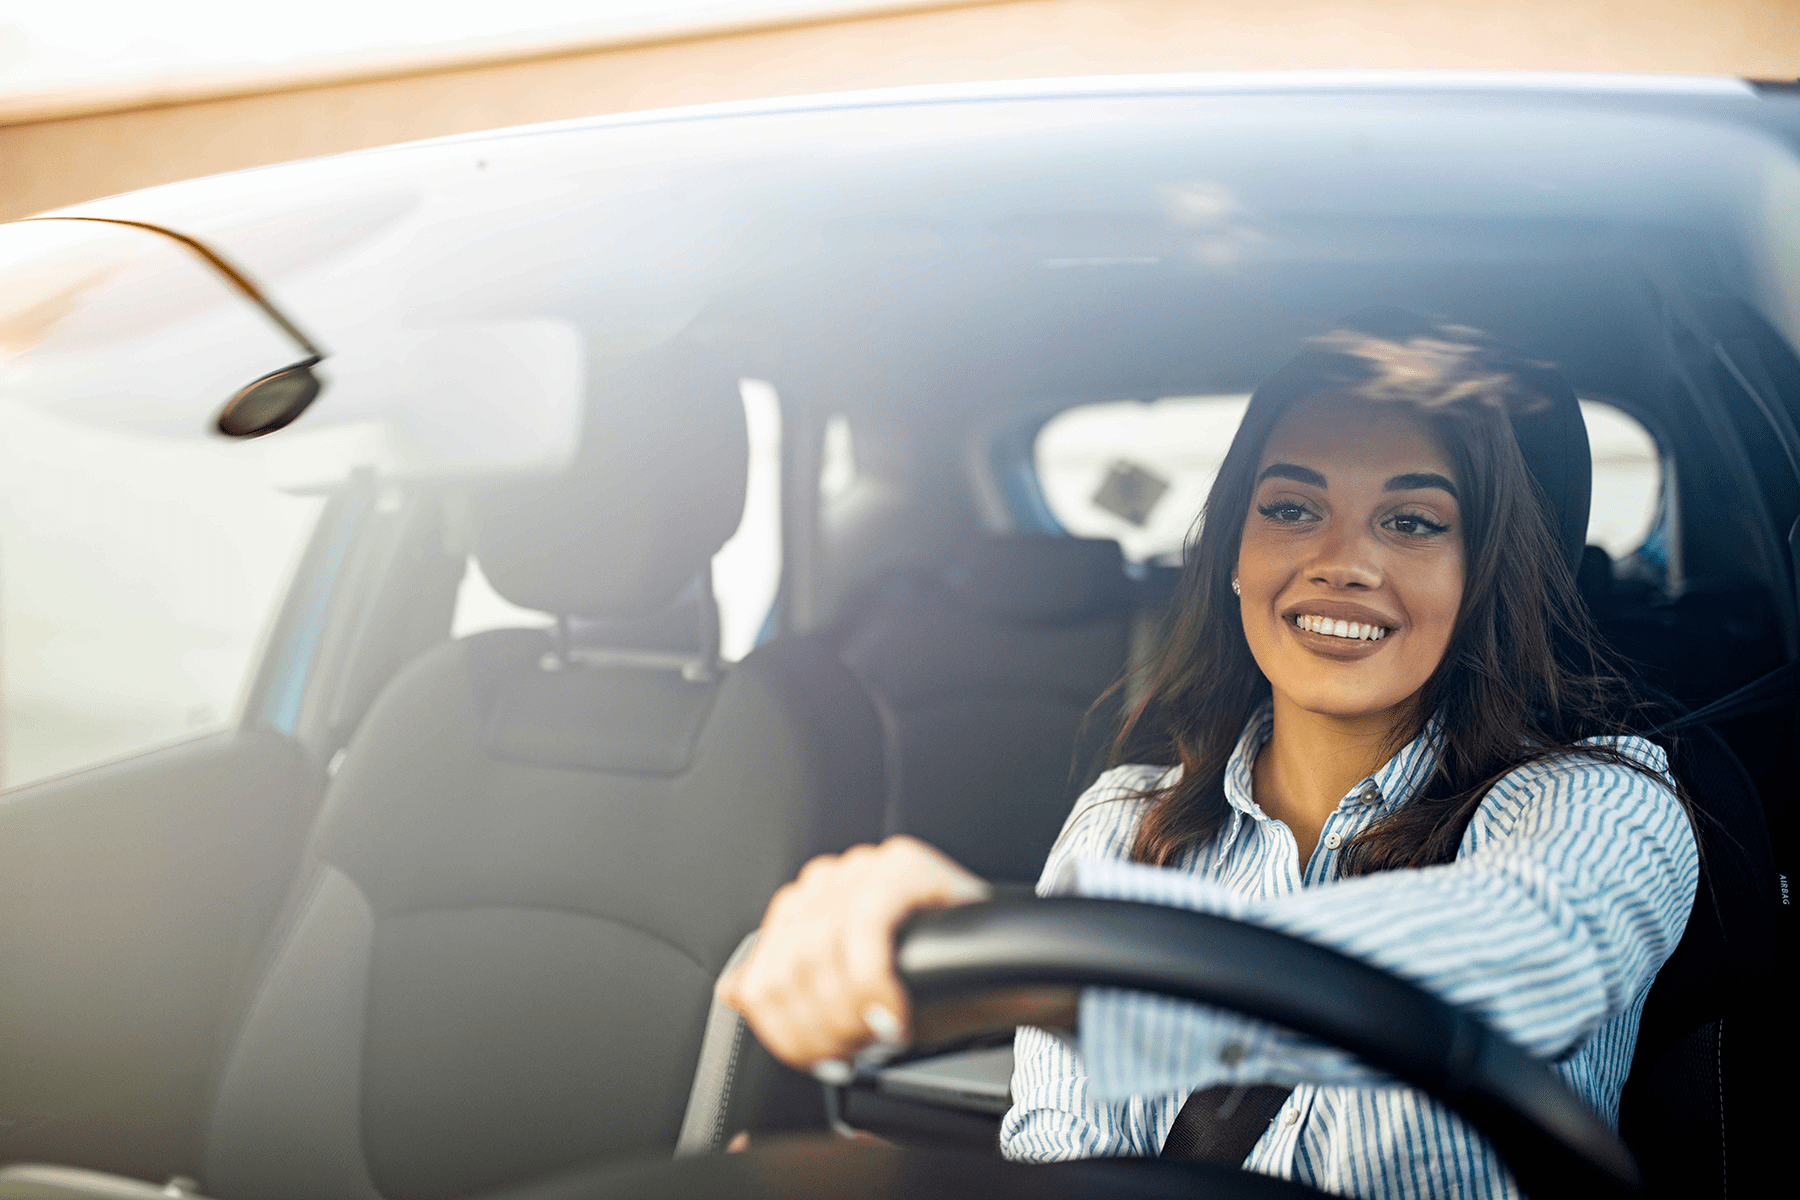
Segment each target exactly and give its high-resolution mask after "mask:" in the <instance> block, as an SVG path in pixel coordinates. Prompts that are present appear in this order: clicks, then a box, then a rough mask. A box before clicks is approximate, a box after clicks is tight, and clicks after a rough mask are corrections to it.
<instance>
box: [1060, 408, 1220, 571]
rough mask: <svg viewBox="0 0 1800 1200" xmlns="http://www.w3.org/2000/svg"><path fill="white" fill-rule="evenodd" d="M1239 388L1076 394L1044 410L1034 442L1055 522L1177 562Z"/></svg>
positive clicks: (1145, 556)
mask: <svg viewBox="0 0 1800 1200" xmlns="http://www.w3.org/2000/svg"><path fill="white" fill-rule="evenodd" d="M1249 403H1250V398H1249V397H1248V396H1169V397H1166V398H1164V399H1161V400H1153V401H1150V402H1149V403H1142V402H1140V401H1136V400H1119V401H1112V402H1108V403H1104V404H1083V405H1081V406H1079V407H1077V408H1071V409H1067V410H1065V411H1063V412H1060V413H1058V414H1057V415H1056V416H1054V417H1052V418H1050V420H1049V421H1048V422H1046V423H1045V424H1044V427H1043V428H1042V429H1041V430H1039V432H1038V436H1037V443H1036V445H1035V447H1034V458H1035V459H1036V467H1037V477H1038V482H1039V483H1040V484H1041V485H1042V487H1043V490H1044V499H1045V501H1046V502H1048V504H1049V506H1050V511H1051V513H1052V514H1053V515H1054V516H1055V517H1056V520H1057V521H1058V523H1060V524H1061V525H1062V527H1063V528H1064V529H1065V530H1067V531H1068V532H1070V533H1072V534H1074V535H1075V536H1077V537H1095V538H1112V539H1114V540H1115V541H1117V542H1118V543H1119V545H1120V547H1121V548H1122V549H1123V550H1124V553H1125V557H1126V558H1127V559H1130V560H1132V561H1134V562H1145V561H1159V562H1170V563H1173V562H1179V561H1180V560H1181V544H1182V541H1183V540H1184V539H1185V538H1186V537H1187V534H1188V530H1189V528H1190V527H1191V526H1192V525H1193V523H1194V518H1195V517H1196V516H1198V515H1199V513H1200V506H1201V505H1202V504H1203V503H1205V501H1206V493H1207V492H1208V491H1209V490H1211V488H1212V484H1213V478H1214V477H1215V476H1217V475H1218V473H1219V465H1220V464H1221V463H1222V462H1224V461H1225V451H1226V449H1227V448H1228V447H1229V446H1230V445H1231V437H1232V435H1233V434H1234V433H1236V432H1237V427H1238V422H1239V421H1241V420H1243V417H1244V409H1245V408H1246V407H1248V405H1249Z"/></svg>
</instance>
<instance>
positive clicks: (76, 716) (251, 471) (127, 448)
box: [0, 401, 323, 788]
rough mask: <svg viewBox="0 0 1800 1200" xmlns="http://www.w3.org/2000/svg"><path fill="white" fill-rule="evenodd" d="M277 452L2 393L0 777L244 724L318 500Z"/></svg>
mask: <svg viewBox="0 0 1800 1200" xmlns="http://www.w3.org/2000/svg"><path fill="white" fill-rule="evenodd" d="M267 449H268V448H267V446H266V445H265V444H263V443H258V442H247V443H233V442H226V441H224V440H223V439H216V438H206V439H199V438H192V437H180V438H177V437H169V436H162V435H159V434H156V433H136V432H131V431H128V430H124V429H121V428H119V427H117V426H116V425H114V426H110V427H101V426H98V425H92V424H84V423H80V422H78V421H75V420H68V419H63V418H61V417H57V416H52V415H49V414H46V413H44V412H42V411H40V410H37V409H34V408H33V407H30V406H28V405H26V404H22V403H17V402H12V401H9V402H6V403H0V703H3V705H4V708H3V710H0V786H3V787H9V788H10V787H18V786H20V785H22V784H28V783H31V782H33V781H36V780H40V779H44V778H46V777H49V776H52V775H58V774H62V773H64V772H68V771H73V770H77V769H79V768H82V767H87V766H92V765H95V764H98V763H102V762H105V761H108V760H110V759H115V758H119V757H122V756H125V755H129V754H132V753H135V752H138V751H141V750H144V749H147V748H149V747H152V746H157V745H161V744H164V743H168V742H172V741H177V740H180V739H184V738H188V737H193V736H197V735H200V734H204V733H209V732H213V731H216V730H220V729H224V728H227V727H229V726H230V725H231V724H232V723H233V722H234V721H235V720H236V719H237V716H238V712H239V707H240V705H241V702H242V699H243V695H244V692H245V690H246V688H247V686H248V683H249V679H250V675H251V673H252V671H253V670H254V669H255V666H256V663H257V659H258V652H259V650H260V648H261V645H262V642H263V639H264V636H265V634H266V631H267V629H268V628H269V626H270V625H271V623H272V621H273V617H274V613H275V611H276V609H277V607H278V606H279V604H280V602H281V598H282V596H283V594H284V591H285V588H286V584H287V581H288V579H289V577H290V575H291V574H292V571H293V567H294V564H295V563H296V561H297V560H298V558H299V555H300V551H301V549H302V547H303V546H304V544H305V542H306V539H307V536H308V534H309V533H310V532H311V529H312V527H313V525H314V523H315V521H316V519H317V516H318V514H319V511H320V509H321V508H322V506H323V499H322V497H320V496H317V495H291V494H287V493H284V492H283V491H281V490H279V489H278V488H277V487H275V486H273V485H272V483H271V482H270V480H271V472H270V470H269V469H268V467H267V463H266V459H267Z"/></svg>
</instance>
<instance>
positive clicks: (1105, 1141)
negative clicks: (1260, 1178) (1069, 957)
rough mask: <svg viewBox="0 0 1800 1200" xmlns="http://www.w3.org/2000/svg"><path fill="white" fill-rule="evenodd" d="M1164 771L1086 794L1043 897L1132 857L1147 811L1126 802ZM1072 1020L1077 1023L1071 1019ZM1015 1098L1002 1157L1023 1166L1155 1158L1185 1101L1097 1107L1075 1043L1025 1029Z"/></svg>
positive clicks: (1050, 864) (1041, 888)
mask: <svg viewBox="0 0 1800 1200" xmlns="http://www.w3.org/2000/svg"><path fill="white" fill-rule="evenodd" d="M1161 773H1162V772H1161V771H1160V769H1156V768H1143V767H1121V768H1117V769H1115V770H1112V771H1108V772H1106V773H1105V774H1104V775H1102V776H1101V777H1100V778H1099V779H1098V780H1096V781H1095V783H1094V785H1093V786H1092V787H1090V788H1089V789H1088V790H1087V791H1086V792H1084V793H1082V795H1081V798H1080V799H1079V800H1077V801H1076V802H1075V806H1074V808H1073V809H1072V810H1071V811H1070V813H1069V817H1068V819H1067V820H1066V821H1065V822H1064V823H1063V829H1062V833H1061V834H1060V835H1058V837H1057V839H1056V845H1055V846H1054V847H1052V848H1051V851H1050V855H1049V858H1048V859H1047V860H1046V862H1045V863H1044V870H1043V874H1042V875H1041V876H1040V877H1039V879H1038V885H1037V892H1038V894H1039V895H1040V896H1043V895H1051V894H1054V893H1056V892H1060V891H1066V890H1069V889H1070V888H1071V887H1072V886H1073V885H1074V883H1075V875H1076V873H1077V872H1078V866H1077V864H1080V863H1084V862H1096V861H1104V860H1107V859H1111V858H1114V857H1116V856H1122V855H1124V854H1125V853H1127V852H1128V849H1129V845H1130V838H1131V836H1132V834H1133V833H1134V832H1135V830H1136V828H1137V818H1138V815H1139V813H1140V812H1141V808H1142V806H1141V804H1140V803H1137V802H1134V801H1132V800H1130V799H1128V797H1130V796H1131V795H1132V794H1133V793H1134V792H1136V791H1138V790H1140V789H1142V788H1143V787H1145V786H1147V785H1148V784H1149V783H1151V782H1153V781H1154V780H1155V779H1156V777H1157V776H1158V775H1160V774H1161ZM1068 1015H1069V1017H1070V1018H1071V1020H1070V1021H1069V1022H1068V1023H1069V1024H1071V1025H1072V1024H1073V1020H1072V1018H1073V1016H1074V1013H1073V1012H1071V1013H1070V1014H1068ZM1012 1097H1013V1106H1012V1109H1011V1110H1010V1111H1009V1112H1008V1113H1007V1114H1006V1119H1005V1121H1004V1122H1003V1123H1002V1124H1001V1126H1000V1152H1001V1153H1002V1154H1003V1155H1005V1156H1006V1157H1007V1158H1010V1159H1015V1160H1018V1161H1022V1162H1065V1161H1068V1160H1070V1159H1077V1158H1095V1157H1100V1156H1103V1155H1141V1156H1149V1157H1154V1156H1155V1155H1156V1154H1158V1153H1159V1152H1160V1151H1161V1148H1162V1142H1161V1135H1162V1133H1163V1132H1164V1131H1165V1130H1166V1129H1167V1128H1168V1125H1169V1123H1170V1122H1172V1121H1173V1120H1174V1119H1175V1112H1176V1110H1177V1109H1179V1108H1180V1101H1181V1099H1182V1097H1181V1096H1174V1097H1172V1098H1164V1099H1162V1100H1160V1101H1150V1102H1148V1103H1146V1102H1145V1101H1143V1100H1134V1099H1130V1098H1123V1099H1119V1100H1116V1101H1113V1102H1110V1103H1101V1102H1098V1101H1095V1100H1094V1099H1093V1098H1091V1097H1090V1095H1089V1089H1088V1080H1087V1075H1086V1073H1085V1071H1084V1070H1083V1068H1082V1063H1081V1057H1080V1055H1079V1054H1078V1053H1077V1050H1076V1047H1075V1045H1074V1044H1073V1042H1072V1041H1071V1040H1070V1039H1068V1038H1066V1037H1062V1036H1059V1035H1057V1034H1054V1033H1051V1032H1049V1031H1047V1030H1044V1029H1040V1028H1037V1027H1035V1026H1031V1025H1021V1026H1020V1027H1019V1030H1018V1033H1017V1034H1016V1035H1015V1037H1014V1041H1013V1077H1012ZM1147 1108H1148V1109H1149V1110H1151V1111H1146V1109H1147ZM1165 1108H1166V1109H1167V1111H1166V1112H1161V1111H1156V1110H1160V1109H1165Z"/></svg>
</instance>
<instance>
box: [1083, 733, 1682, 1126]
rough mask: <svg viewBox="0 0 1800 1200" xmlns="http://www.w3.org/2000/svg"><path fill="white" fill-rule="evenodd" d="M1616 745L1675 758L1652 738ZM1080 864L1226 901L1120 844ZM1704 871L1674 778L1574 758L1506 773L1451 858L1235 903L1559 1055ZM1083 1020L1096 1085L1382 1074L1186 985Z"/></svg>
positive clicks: (1677, 916) (1086, 1004) (1146, 888)
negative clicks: (1178, 996)
mask: <svg viewBox="0 0 1800 1200" xmlns="http://www.w3.org/2000/svg"><path fill="white" fill-rule="evenodd" d="M1621 748H1622V749H1628V750H1630V751H1631V752H1633V753H1635V754H1636V756H1637V757H1639V758H1640V759H1641V760H1643V761H1645V762H1646V764H1647V765H1650V766H1652V767H1653V768H1655V769H1658V770H1660V769H1662V768H1663V767H1664V760H1663V757H1662V754H1661V752H1660V751H1659V750H1656V749H1655V748H1654V747H1652V746H1650V745H1649V744H1648V743H1645V742H1642V741H1638V740H1636V739H1632V740H1631V741H1630V742H1629V743H1627V744H1623V745H1621ZM1076 870H1077V879H1078V882H1079V885H1080V888H1081V890H1082V891H1084V892H1086V893H1088V894H1090V895H1103V896H1112V897H1116V898H1120V899H1139V900H1155V901H1158V902H1161V903H1169V904H1180V905H1184V906H1187V907H1194V908H1200V909H1203V910H1206V911H1220V909H1219V907H1218V902H1217V899H1216V897H1213V896H1212V895H1210V894H1209V893H1208V892H1207V891H1206V890H1205V889H1204V888H1203V887H1195V886H1194V885H1195V884H1197V883H1199V882H1200V881H1196V880H1191V879H1189V878H1188V877H1185V876H1183V875H1181V874H1179V873H1176V872H1170V871H1161V870H1157V869H1154V868H1149V867H1144V866H1140V865H1135V864H1129V863H1122V862H1083V863H1081V864H1079V866H1078V867H1077V869H1076ZM1697 876H1698V858H1697V854H1696V851H1695V848H1694V839H1693V834H1692V831H1691V829H1690V828H1689V826H1688V822H1687V818H1686V815H1685V814H1684V813H1683V812H1682V810H1681V807H1680V805H1679V803H1678V802H1677V801H1676V799H1675V796H1674V794H1673V793H1672V792H1671V791H1670V789H1669V788H1668V787H1667V786H1665V785H1662V784H1660V783H1658V782H1657V781H1656V780H1654V779H1651V778H1649V777H1647V776H1645V775H1643V774H1641V773H1639V772H1635V771H1631V770H1628V769H1626V768H1624V767H1619V766H1613V765H1609V764H1603V763H1594V762H1588V761H1584V760H1574V759H1564V760H1561V761H1558V762H1549V763H1538V764H1533V765H1531V766H1529V767H1526V768H1522V769H1521V770H1519V771H1516V772H1514V773H1513V774H1512V775H1510V776H1508V777H1507V778H1506V779H1504V780H1502V781H1501V782H1500V783H1499V784H1498V785H1496V787H1495V788H1494V790H1493V791H1492V792H1491V793H1490V794H1489V796H1488V797H1487V799H1486V800H1484V801H1483V803H1482V805H1481V808H1480V810H1479V811H1478V812H1477V815H1476V818H1475V820H1474V821H1473V822H1471V824H1470V828H1469V831H1468V833H1467V834H1466V835H1465V836H1464V839H1463V846H1462V852H1461V854H1460V855H1459V857H1458V858H1457V860H1456V861H1455V862H1453V863H1448V864H1444V865H1442V866H1435V867H1427V868H1423V869H1419V870H1406V871H1390V872H1385V873H1382V874H1379V875H1372V876H1364V877H1361V878H1357V879H1351V880H1346V881H1344V882H1342V883H1335V884H1330V885H1327V886H1324V887H1315V888H1308V889H1306V890H1304V891H1302V892H1299V893H1296V894H1293V895H1290V896H1285V897H1281V898H1279V899H1276V900H1272V901H1267V902H1261V903H1256V904H1251V905H1248V906H1246V907H1245V908H1244V910H1243V911H1242V913H1241V914H1240V915H1241V918H1242V919H1244V920H1247V921H1251V922H1254V923H1256V924H1260V925H1265V926H1267V927H1269V928H1272V929H1278V930H1281V931H1282V932H1285V933H1290V934H1293V935H1295V936H1298V937H1303V938H1306V939H1307V940H1309V941H1313V942H1317V943H1318V944H1320V945H1324V946H1329V947H1331V948H1333V949H1336V950H1340V951H1342V952H1344V953H1346V954H1350V955H1353V956H1355V957H1357V958H1361V959H1363V960H1364V961H1366V962H1369V963H1372V964H1374V965H1376V966H1379V967H1382V968H1384V969H1386V970H1388V971H1391V972H1393V973H1394V974H1396V975H1398V976H1400V977H1402V978H1405V979H1408V980H1411V981H1412V982H1414V983H1417V984H1419V985H1420V986H1422V987H1424V988H1426V989H1427V990H1429V991H1431V992H1434V993H1435V994H1437V995H1438V996H1440V997H1442V998H1443V999H1445V1000H1446V1001H1448V1002H1450V1003H1452V1004H1456V1005H1460V1006H1463V1007H1465V1008H1468V1009H1470V1010H1472V1011H1474V1012H1475V1013H1477V1014H1479V1015H1480V1016H1481V1017H1482V1018H1483V1019H1485V1020H1486V1021H1487V1022H1488V1023H1489V1024H1491V1025H1493V1026H1494V1027H1495V1028H1496V1029H1498V1030H1499V1031H1500V1032H1502V1033H1504V1034H1505V1035H1506V1036H1508V1037H1510V1038H1511V1039H1513V1040H1514V1041H1516V1042H1518V1043H1520V1044H1521V1045H1523V1046H1525V1047H1526V1048H1527V1049H1529V1050H1531V1051H1532V1052H1533V1053H1535V1054H1538V1055H1540V1056H1543V1057H1546V1058H1554V1057H1557V1056H1560V1055H1563V1054H1566V1053H1568V1052H1570V1051H1572V1050H1573V1049H1575V1048H1576V1047H1578V1046H1579V1045H1580V1044H1581V1042H1582V1041H1583V1040H1584V1039H1585V1038H1586V1037H1587V1036H1588V1035H1589V1034H1590V1033H1591V1032H1593V1030H1594V1029H1595V1028H1596V1027H1597V1026H1598V1025H1600V1023H1601V1022H1603V1021H1605V1020H1606V1019H1607V1018H1608V1017H1610V1016H1612V1015H1614V1014H1616V1013H1618V1012H1620V1011H1622V1010H1623V1009H1624V1008H1625V1007H1626V1006H1627V1005H1628V1004H1630V1002H1631V1001H1632V1000H1633V999H1634V998H1635V997H1636V996H1637V995H1638V994H1639V993H1640V992H1641V991H1642V990H1643V989H1644V988H1646V987H1647V986H1648V985H1649V984H1650V982H1651V980H1652V979H1654V978H1655V975H1656V971H1657V970H1658V968H1660V967H1661V965H1662V963H1663V962H1664V961H1665V960H1666V959H1667V958H1668V956H1669V954H1670V953H1671V952H1672V951H1673V950H1674V948H1675V944H1676V942H1677V941H1678V940H1679V939H1680V937H1681V932H1682V929H1683V928H1684V926H1685V924H1686V920H1687V914H1688V911H1689V910H1690V908H1691V907H1692V905H1693V898H1694V889H1695V885H1696V881H1697ZM1081 1029H1082V1057H1083V1059H1084V1060H1085V1062H1086V1063H1087V1064H1088V1069H1089V1076H1090V1081H1091V1085H1092V1088H1093V1091H1094V1092H1095V1094H1096V1095H1098V1096H1101V1097H1112V1096H1124V1095H1132V1094H1141V1093H1145V1092H1160V1091H1167V1090H1181V1091H1186V1090H1190V1089H1192V1088H1195V1087H1203V1086H1208V1085H1211V1084H1216V1083H1239V1082H1257V1081H1262V1080H1269V1079H1275V1080H1280V1081H1283V1082H1300V1081H1307V1082H1338V1083H1365V1084H1366V1083H1374V1082H1378V1081H1379V1080H1378V1079H1377V1077H1375V1076H1373V1075H1372V1074H1371V1073H1369V1072H1367V1071H1366V1070H1365V1069H1363V1068H1361V1067H1360V1066H1358V1065H1356V1064H1355V1063H1354V1062H1353V1060H1351V1059H1350V1058H1349V1057H1348V1056H1347V1055H1344V1054H1342V1053H1341V1052H1338V1051H1335V1050H1330V1049H1327V1048H1325V1047H1320V1046H1318V1045H1317V1044H1316V1043H1312V1042H1309V1041H1308V1040H1306V1039H1303V1038H1299V1037H1295V1036H1293V1035H1290V1034H1287V1033H1285V1032H1281V1031H1278V1030H1275V1029H1273V1028H1272V1027H1270V1026H1268V1025H1265V1024H1262V1023H1261V1022H1256V1021H1250V1020H1246V1019H1243V1018H1239V1017H1234V1016H1230V1015H1228V1014H1223V1013H1219V1012H1216V1011H1211V1010H1206V1009H1202V1008H1199V1007H1197V1006H1194V1005H1189V1004H1184V1003H1181V1002H1178V1001H1167V1000H1159V999H1154V998H1151V997H1145V996H1138V995H1133V994H1129V993H1120V992H1114V991H1104V990H1100V989H1092V990H1090V991H1089V992H1087V993H1085V994H1084V995H1083V998H1082V1004H1081Z"/></svg>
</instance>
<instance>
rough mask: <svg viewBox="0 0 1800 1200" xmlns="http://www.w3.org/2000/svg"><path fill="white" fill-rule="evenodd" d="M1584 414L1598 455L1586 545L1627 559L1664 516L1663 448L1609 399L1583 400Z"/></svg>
mask: <svg viewBox="0 0 1800 1200" xmlns="http://www.w3.org/2000/svg"><path fill="white" fill-rule="evenodd" d="M1581 416H1582V420H1583V421H1584V422H1585V423H1586V425H1587V433H1588V448H1589V451H1590V453H1592V455H1593V459H1594V499H1593V504H1592V506H1591V507H1590V508H1589V509H1588V535H1587V540H1588V544H1589V545H1592V546H1599V547H1600V548H1601V549H1603V550H1605V551H1606V552H1607V554H1609V555H1611V556H1612V557H1613V558H1615V559H1619V558H1625V557H1626V556H1628V555H1630V554H1632V553H1633V552H1634V551H1636V550H1637V549H1638V548H1639V547H1640V546H1642V545H1643V544H1644V541H1645V539H1646V538H1648V537H1649V536H1650V531H1651V530H1653V529H1655V528H1656V525H1657V522H1658V519H1659V518H1660V517H1661V516H1662V506H1663V460H1662V451H1661V450H1660V448H1658V446H1657V444H1656V439H1655V438H1653V437H1651V436H1650V431H1649V430H1648V429H1645V428H1644V426H1643V425H1642V424H1641V423H1640V422H1639V421H1638V420H1637V418H1635V417H1632V416H1630V415H1629V414H1627V413H1625V412H1624V411H1622V410H1620V409H1617V408H1614V407H1613V406H1612V405H1610V404H1603V403H1601V402H1599V401H1597V400H1583V401H1582V402H1581Z"/></svg>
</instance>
